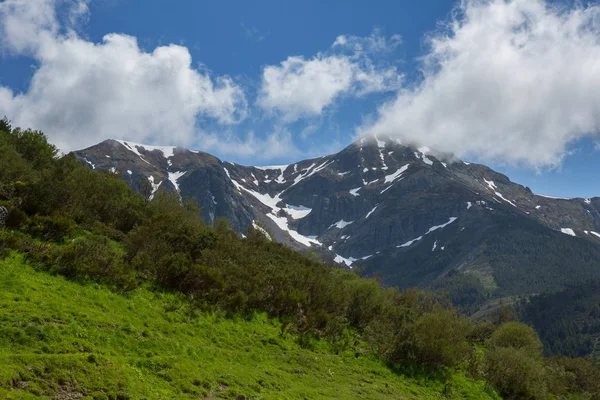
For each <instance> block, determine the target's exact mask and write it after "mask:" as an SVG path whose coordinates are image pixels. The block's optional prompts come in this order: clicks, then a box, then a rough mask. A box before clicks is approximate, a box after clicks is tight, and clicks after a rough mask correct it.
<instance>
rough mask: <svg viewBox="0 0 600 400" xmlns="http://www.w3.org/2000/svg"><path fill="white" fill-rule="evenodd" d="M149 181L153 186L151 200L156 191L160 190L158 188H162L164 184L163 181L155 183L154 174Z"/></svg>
mask: <svg viewBox="0 0 600 400" xmlns="http://www.w3.org/2000/svg"><path fill="white" fill-rule="evenodd" d="M148 182H150V186H152V193H150V200H152V199H153V198H154V194H155V193H156V191H157V190H158V188H160V185H161V184H162V181H160V182H158V183H157V184H155V183H154V177H153V176H152V175H150V176H149V177H148Z"/></svg>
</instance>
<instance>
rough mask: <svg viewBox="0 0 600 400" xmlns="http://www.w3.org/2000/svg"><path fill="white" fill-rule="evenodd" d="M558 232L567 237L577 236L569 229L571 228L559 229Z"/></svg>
mask: <svg viewBox="0 0 600 400" xmlns="http://www.w3.org/2000/svg"><path fill="white" fill-rule="evenodd" d="M560 231H561V232H562V233H564V234H565V235H569V236H577V235H576V234H575V232H574V231H573V229H571V228H561V229H560Z"/></svg>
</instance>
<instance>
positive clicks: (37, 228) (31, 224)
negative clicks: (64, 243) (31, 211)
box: [27, 215, 75, 242]
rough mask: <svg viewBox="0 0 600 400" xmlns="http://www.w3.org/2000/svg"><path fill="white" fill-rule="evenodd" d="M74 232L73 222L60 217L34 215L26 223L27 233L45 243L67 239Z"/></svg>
mask: <svg viewBox="0 0 600 400" xmlns="http://www.w3.org/2000/svg"><path fill="white" fill-rule="evenodd" d="M74 230H75V221H73V220H72V219H70V218H67V217H62V216H49V217H45V216H40V215H35V216H33V217H32V218H31V219H30V220H29V221H28V226H27V231H28V232H29V233H30V234H31V235H33V236H35V237H38V238H40V239H43V240H46V241H51V242H54V241H61V240H64V239H67V238H69V237H70V236H71V235H72V234H73V231H74Z"/></svg>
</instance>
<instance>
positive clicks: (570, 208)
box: [74, 137, 600, 307]
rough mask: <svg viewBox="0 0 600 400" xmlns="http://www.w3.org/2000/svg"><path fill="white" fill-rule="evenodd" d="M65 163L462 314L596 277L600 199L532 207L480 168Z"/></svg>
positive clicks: (108, 145) (354, 155)
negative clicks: (449, 300)
mask: <svg viewBox="0 0 600 400" xmlns="http://www.w3.org/2000/svg"><path fill="white" fill-rule="evenodd" d="M74 154H75V156H76V157H77V159H79V160H80V161H81V162H82V163H84V164H86V165H89V166H90V168H94V169H101V170H112V171H113V172H117V173H119V174H121V176H122V177H123V179H125V180H126V181H127V182H128V183H129V184H130V185H131V186H132V187H133V188H134V189H135V190H137V191H142V192H143V191H147V195H148V196H150V197H151V196H153V195H154V194H155V193H156V192H158V191H163V190H164V191H170V192H176V193H178V194H179V195H180V196H181V197H182V198H186V197H191V198H193V199H194V200H195V201H196V202H197V204H198V205H199V206H200V208H201V209H202V213H203V217H204V219H205V221H206V222H207V223H212V222H213V221H214V220H215V219H216V218H218V217H225V218H227V220H229V221H230V224H231V226H232V227H233V228H234V229H235V230H237V231H238V232H240V233H244V232H245V231H246V229H247V228H248V227H249V226H252V225H254V226H259V227H260V229H263V228H264V229H265V231H266V232H265V233H266V234H268V235H269V236H271V237H272V238H273V239H274V240H276V241H279V242H282V243H285V244H286V245H288V246H290V247H292V248H294V249H297V250H299V251H308V250H311V251H314V252H316V253H318V254H319V255H321V256H323V257H324V258H325V259H329V260H332V261H333V260H335V261H336V262H338V263H341V264H346V265H347V266H348V267H352V268H356V269H358V270H359V271H360V272H361V273H362V274H364V275H367V276H378V277H379V278H380V279H382V281H383V282H384V283H385V284H388V285H395V286H399V287H409V286H423V287H427V286H432V285H434V286H437V287H438V288H447V289H448V290H450V291H452V290H454V289H453V288H454V287H455V286H458V287H460V288H461V289H460V291H461V293H462V294H464V292H468V291H475V292H477V296H475V297H478V296H479V297H480V299H479V300H473V299H472V298H471V299H462V300H459V301H458V302H459V303H460V302H465V305H469V304H470V303H476V306H477V307H478V306H479V305H480V303H482V299H488V298H490V297H491V298H497V297H510V296H518V295H525V294H532V293H540V292H546V291H556V290H561V289H563V288H565V287H567V286H569V285H572V284H577V283H581V282H585V281H587V280H589V279H592V278H595V277H600V268H598V262H597V260H600V198H594V199H561V198H551V197H546V196H540V195H536V194H534V193H532V192H531V190H530V189H529V188H527V187H524V186H522V185H519V184H516V183H513V182H511V181H510V179H509V178H508V177H506V176H505V175H502V174H500V173H497V172H495V171H493V170H492V169H490V168H488V167H486V166H484V165H480V164H474V163H467V162H463V161H461V160H458V159H456V158H455V157H453V156H452V155H449V154H441V153H437V152H435V151H433V150H430V149H429V148H427V147H419V148H416V147H415V146H410V145H408V144H405V143H403V142H401V141H400V140H397V139H392V138H389V137H385V138H384V137H371V138H362V139H360V140H359V141H357V142H355V143H352V144H351V145H350V146H348V147H346V148H345V149H343V150H342V151H340V152H339V153H337V154H332V155H328V156H324V157H319V158H315V159H309V160H304V161H299V162H297V163H294V164H290V165H285V166H272V167H252V166H243V165H238V164H234V163H230V162H226V161H221V160H219V159H218V158H216V157H214V156H212V155H210V154H207V153H203V152H199V151H191V150H187V149H184V148H180V147H157V146H148V145H141V144H136V143H132V142H126V141H120V140H107V141H104V142H102V143H100V144H98V145H95V146H92V147H90V148H87V149H84V150H81V151H77V152H75V153H74ZM457 282H458V283H457ZM459 297H460V296H459Z"/></svg>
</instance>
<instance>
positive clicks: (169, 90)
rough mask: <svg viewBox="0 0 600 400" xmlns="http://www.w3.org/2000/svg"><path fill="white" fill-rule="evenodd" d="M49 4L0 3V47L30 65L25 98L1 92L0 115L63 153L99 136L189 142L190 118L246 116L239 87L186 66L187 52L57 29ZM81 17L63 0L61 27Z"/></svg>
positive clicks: (32, 0)
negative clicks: (29, 58)
mask: <svg viewBox="0 0 600 400" xmlns="http://www.w3.org/2000/svg"><path fill="white" fill-rule="evenodd" d="M57 5H58V3H57V1H53V0H5V1H4V2H2V3H0V29H1V31H0V32H3V33H4V35H2V37H1V38H0V42H1V45H2V48H3V49H5V50H7V51H9V52H12V53H17V54H27V55H30V56H32V57H33V58H34V59H35V60H36V61H37V62H38V63H39V67H38V68H37V69H36V71H35V73H34V75H33V78H32V80H31V82H30V86H29V88H28V89H27V91H26V92H25V93H13V92H12V91H11V90H10V89H8V88H3V87H1V86H0V115H4V114H6V115H7V116H9V118H11V119H12V120H13V122H14V123H15V125H20V126H29V127H32V128H35V129H40V130H43V131H44V132H45V133H47V134H48V136H49V138H50V139H51V141H52V142H54V143H55V144H57V146H58V147H59V148H61V150H63V151H67V150H73V149H76V148H81V147H84V146H87V145H92V144H95V143H97V142H99V141H100V140H103V139H106V138H123V139H128V140H131V141H136V142H146V143H172V144H179V145H189V144H191V143H193V142H194V139H195V138H196V135H197V134H198V131H199V129H198V128H197V121H198V119H199V118H210V119H214V120H215V121H218V122H219V123H221V124H234V123H236V122H238V121H239V120H241V119H243V118H244V117H245V115H246V109H247V105H246V99H245V95H244V92H243V91H242V89H241V88H240V87H239V86H237V85H236V84H235V83H234V82H233V81H232V80H231V79H230V78H228V77H216V78H214V77H212V76H211V74H210V73H209V72H207V71H204V70H198V69H196V68H193V67H192V59H191V55H190V53H189V51H188V49H187V48H185V47H182V46H176V45H169V46H161V47H157V48H156V49H154V51H152V52H151V53H147V52H144V51H142V50H141V49H140V48H139V46H138V44H137V41H136V39H135V38H134V37H131V36H127V35H123V34H115V33H112V34H108V35H106V36H104V38H103V41H102V42H101V43H92V42H89V41H86V40H84V39H82V38H80V37H79V36H78V35H77V34H76V33H75V32H74V31H73V30H72V29H70V27H69V26H66V27H65V26H64V25H63V26H61V24H59V22H58V20H57V17H56V7H57ZM88 12H89V10H88V8H87V1H72V2H71V3H70V4H69V15H68V18H67V19H68V22H67V24H76V23H77V22H78V21H81V20H82V18H85V17H86V16H87V14H88ZM61 31H64V32H62V33H61Z"/></svg>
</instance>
